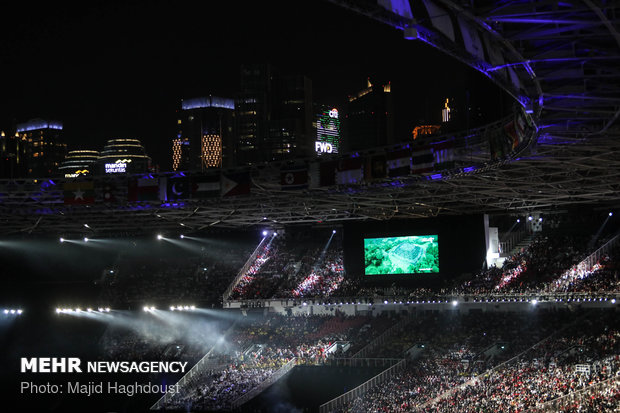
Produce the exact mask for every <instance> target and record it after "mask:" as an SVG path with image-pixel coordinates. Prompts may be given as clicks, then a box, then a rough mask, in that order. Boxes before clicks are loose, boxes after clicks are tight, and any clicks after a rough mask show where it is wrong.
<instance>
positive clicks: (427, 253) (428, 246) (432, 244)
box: [364, 235, 439, 275]
mask: <svg viewBox="0 0 620 413" xmlns="http://www.w3.org/2000/svg"><path fill="white" fill-rule="evenodd" d="M364 267H365V274H366V275H381V274H421V273H431V274H434V273H438V272H439V236H438V235H412V236H408V237H390V238H365V239H364Z"/></svg>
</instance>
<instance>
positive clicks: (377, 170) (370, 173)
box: [364, 155, 387, 181]
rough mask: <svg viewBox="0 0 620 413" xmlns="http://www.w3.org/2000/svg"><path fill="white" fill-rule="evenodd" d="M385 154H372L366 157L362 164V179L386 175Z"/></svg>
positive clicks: (370, 179) (378, 177)
mask: <svg viewBox="0 0 620 413" xmlns="http://www.w3.org/2000/svg"><path fill="white" fill-rule="evenodd" d="M385 163H386V157H385V155H374V156H369V157H367V158H366V162H365V164H364V180H365V181H372V180H373V179H382V178H385V177H386V176H387V170H386V164H385Z"/></svg>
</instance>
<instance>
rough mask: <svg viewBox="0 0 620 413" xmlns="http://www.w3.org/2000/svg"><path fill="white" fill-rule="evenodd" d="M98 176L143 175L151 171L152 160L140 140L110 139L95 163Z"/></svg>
mask: <svg viewBox="0 0 620 413" xmlns="http://www.w3.org/2000/svg"><path fill="white" fill-rule="evenodd" d="M95 165H96V167H95V171H96V173H97V174H101V175H103V174H119V173H142V172H149V170H150V169H151V158H150V157H149V156H148V155H147V154H146V150H145V149H144V146H142V143H141V142H140V141H139V140H138V139H110V140H108V142H107V143H106V145H105V146H104V147H103V150H102V151H101V153H100V154H99V157H98V158H97V162H96V163H95Z"/></svg>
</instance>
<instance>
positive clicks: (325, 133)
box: [314, 106, 341, 156]
mask: <svg viewBox="0 0 620 413" xmlns="http://www.w3.org/2000/svg"><path fill="white" fill-rule="evenodd" d="M315 129H316V141H315V142H314V151H315V153H316V154H317V155H318V156H321V155H324V154H332V153H338V152H340V137H341V136H340V112H339V111H338V109H337V108H335V107H333V106H321V110H320V112H319V113H318V115H317V116H316V124H315Z"/></svg>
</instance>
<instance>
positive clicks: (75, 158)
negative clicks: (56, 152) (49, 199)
mask: <svg viewBox="0 0 620 413" xmlns="http://www.w3.org/2000/svg"><path fill="white" fill-rule="evenodd" d="M97 158H99V152H97V151H91V150H87V149H83V150H76V151H69V153H68V154H67V156H66V157H65V159H64V160H63V161H62V163H61V164H60V166H59V167H58V173H59V175H60V177H62V178H77V177H80V176H85V175H93V174H94V173H95V163H96V162H97Z"/></svg>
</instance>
